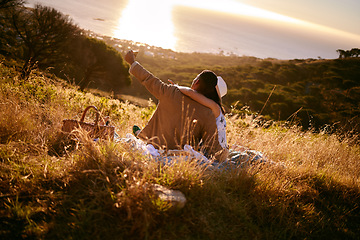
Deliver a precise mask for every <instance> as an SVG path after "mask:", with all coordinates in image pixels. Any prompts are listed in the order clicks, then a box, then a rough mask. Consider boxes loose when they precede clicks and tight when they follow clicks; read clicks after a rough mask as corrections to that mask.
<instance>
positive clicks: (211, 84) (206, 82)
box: [196, 70, 224, 113]
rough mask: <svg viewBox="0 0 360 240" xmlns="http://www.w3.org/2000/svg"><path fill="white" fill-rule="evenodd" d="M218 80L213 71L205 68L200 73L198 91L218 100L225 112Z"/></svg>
mask: <svg viewBox="0 0 360 240" xmlns="http://www.w3.org/2000/svg"><path fill="white" fill-rule="evenodd" d="M217 81H218V79H217V76H216V74H215V73H214V72H213V71H210V70H204V71H202V72H201V73H200V74H199V87H198V88H197V89H196V91H197V92H199V93H201V94H202V95H204V96H205V97H207V98H210V99H211V100H213V101H214V102H216V103H217V104H218V105H219V107H220V109H221V111H222V112H223V113H224V109H223V107H222V104H221V98H220V97H219V95H218V93H217V91H216V85H217Z"/></svg>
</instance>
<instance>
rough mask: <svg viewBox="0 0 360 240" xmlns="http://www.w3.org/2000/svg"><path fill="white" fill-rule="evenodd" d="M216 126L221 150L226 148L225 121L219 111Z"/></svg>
mask: <svg viewBox="0 0 360 240" xmlns="http://www.w3.org/2000/svg"><path fill="white" fill-rule="evenodd" d="M216 126H217V130H218V136H219V143H220V145H221V147H222V148H226V149H227V148H228V145H227V141H226V120H225V116H224V114H223V113H222V112H221V111H220V115H219V116H218V117H217V118H216Z"/></svg>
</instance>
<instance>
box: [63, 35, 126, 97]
mask: <svg viewBox="0 0 360 240" xmlns="http://www.w3.org/2000/svg"><path fill="white" fill-rule="evenodd" d="M68 55H69V57H70V59H71V61H72V64H73V65H75V66H77V69H78V70H77V71H80V75H78V77H79V79H77V84H78V85H79V86H80V88H81V89H82V90H84V89H85V88H86V87H89V86H90V85H91V84H92V85H93V86H96V87H104V88H112V89H114V88H115V89H118V88H120V87H122V86H126V85H130V84H131V79H130V76H129V73H128V67H127V65H126V64H125V63H124V61H123V58H122V56H121V54H120V53H119V52H118V51H116V50H115V49H114V48H113V47H111V46H109V45H107V44H106V43H105V42H104V41H101V40H97V39H95V38H90V37H87V36H79V37H77V38H76V39H75V41H74V42H73V43H72V44H71V45H70V46H69V48H68Z"/></svg>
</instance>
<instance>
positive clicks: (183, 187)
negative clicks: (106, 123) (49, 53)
mask: <svg viewBox="0 0 360 240" xmlns="http://www.w3.org/2000/svg"><path fill="white" fill-rule="evenodd" d="M20 75H21V73H20V72H19V71H17V70H16V69H15V68H13V67H8V66H6V65H4V63H2V64H1V65H0V81H1V82H0V86H1V88H0V102H1V104H0V111H1V113H2V114H1V115H0V179H1V181H0V237H1V238H3V239H34V238H36V239H100V238H101V239H254V238H257V239H305V238H311V239H320V238H321V239H327V238H332V239H333V238H339V239H356V238H357V237H358V236H359V233H360V228H359V225H358V224H357V223H358V222H359V221H360V219H359V216H360V211H359V207H358V202H359V200H360V185H359V184H360V180H359V174H358V173H359V171H360V165H359V164H360V157H359V156H360V147H359V145H356V144H354V138H350V137H347V138H339V136H338V135H336V134H332V135H329V134H327V133H325V132H321V133H319V134H315V133H312V132H311V131H301V130H300V129H299V128H298V127H295V126H293V127H292V128H285V127H281V126H280V125H278V124H273V125H272V126H271V127H269V128H262V127H258V126H257V125H256V124H254V121H252V118H251V116H250V115H249V116H247V117H245V118H240V117H238V116H236V115H234V114H235V113H236V111H235V110H234V111H233V112H232V113H231V114H233V116H232V115H231V114H230V115H227V119H228V120H227V121H228V139H229V144H230V146H233V147H234V146H235V145H236V146H238V147H239V146H243V147H247V148H250V149H256V150H259V151H262V152H263V153H264V154H265V155H266V156H267V158H269V159H271V160H272V161H273V162H275V163H276V164H273V165H270V164H269V165H267V164H265V165H258V166H256V165H253V166H250V167H248V168H236V169H229V170H226V171H216V170H212V171H209V170H206V169H205V168H204V166H203V167H201V166H198V165H197V164H195V163H191V162H189V161H181V158H180V159H179V160H180V161H178V162H177V163H174V164H173V165H171V166H163V165H161V164H160V163H157V162H155V161H152V160H149V159H147V158H146V157H144V156H142V155H141V154H139V153H136V152H134V151H132V150H131V148H130V146H128V145H127V144H125V143H121V142H120V143H114V142H107V141H100V142H94V141H92V140H91V139H88V138H86V136H85V135H81V134H80V135H78V141H77V142H75V143H77V144H75V145H74V142H69V141H68V140H67V139H66V138H64V136H63V135H62V133H61V131H60V129H61V120H62V119H65V118H77V119H79V118H80V116H81V114H82V111H83V110H84V107H85V106H88V105H95V106H97V107H98V108H99V109H100V110H101V112H102V113H103V114H104V115H108V116H110V118H111V123H112V124H113V125H114V126H115V127H116V130H117V132H118V134H119V135H120V136H125V135H126V133H129V132H131V127H132V124H133V123H134V122H136V123H137V124H139V125H144V124H145V122H146V121H147V119H148V117H149V116H150V115H149V112H151V111H153V106H152V105H151V106H149V107H148V108H139V107H136V106H134V105H132V104H129V103H128V102H125V103H122V102H120V101H119V100H116V99H112V98H105V97H96V96H94V95H92V94H90V93H86V92H82V91H79V90H78V89H77V88H76V87H74V86H72V85H69V84H67V83H66V82H64V80H61V79H58V78H55V77H52V78H48V77H46V76H44V74H43V73H42V72H36V71H33V72H32V73H31V74H30V76H29V78H28V80H27V81H24V80H22V79H21V78H20V77H19V76H20ZM93 119H94V116H91V115H89V116H88V117H87V119H86V121H88V122H91V121H92V120H93ZM154 183H156V184H161V185H163V186H166V187H169V188H171V189H177V190H180V191H181V192H183V193H184V194H185V196H186V198H187V203H186V205H185V207H184V208H183V209H180V210H177V211H169V210H168V208H167V207H166V206H167V205H166V203H164V202H162V201H160V200H159V199H157V198H156V197H155V195H154V192H153V189H152V187H151V186H152V184H154Z"/></svg>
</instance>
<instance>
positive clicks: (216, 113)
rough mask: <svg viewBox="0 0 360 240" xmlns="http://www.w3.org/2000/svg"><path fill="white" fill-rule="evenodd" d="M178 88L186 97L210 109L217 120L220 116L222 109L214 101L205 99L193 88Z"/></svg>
mask: <svg viewBox="0 0 360 240" xmlns="http://www.w3.org/2000/svg"><path fill="white" fill-rule="evenodd" d="M177 87H178V88H179V90H180V91H181V92H182V93H183V94H185V95H186V96H188V97H190V98H192V99H193V100H194V101H196V102H198V103H200V104H201V105H204V106H205V107H208V108H210V109H211V111H212V112H213V114H214V116H215V117H216V118H217V117H218V116H219V115H220V107H219V105H218V104H217V103H216V102H214V101H213V100H211V99H209V98H207V97H205V96H204V95H202V94H201V93H198V92H196V91H195V90H193V89H191V88H188V87H183V86H177Z"/></svg>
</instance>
